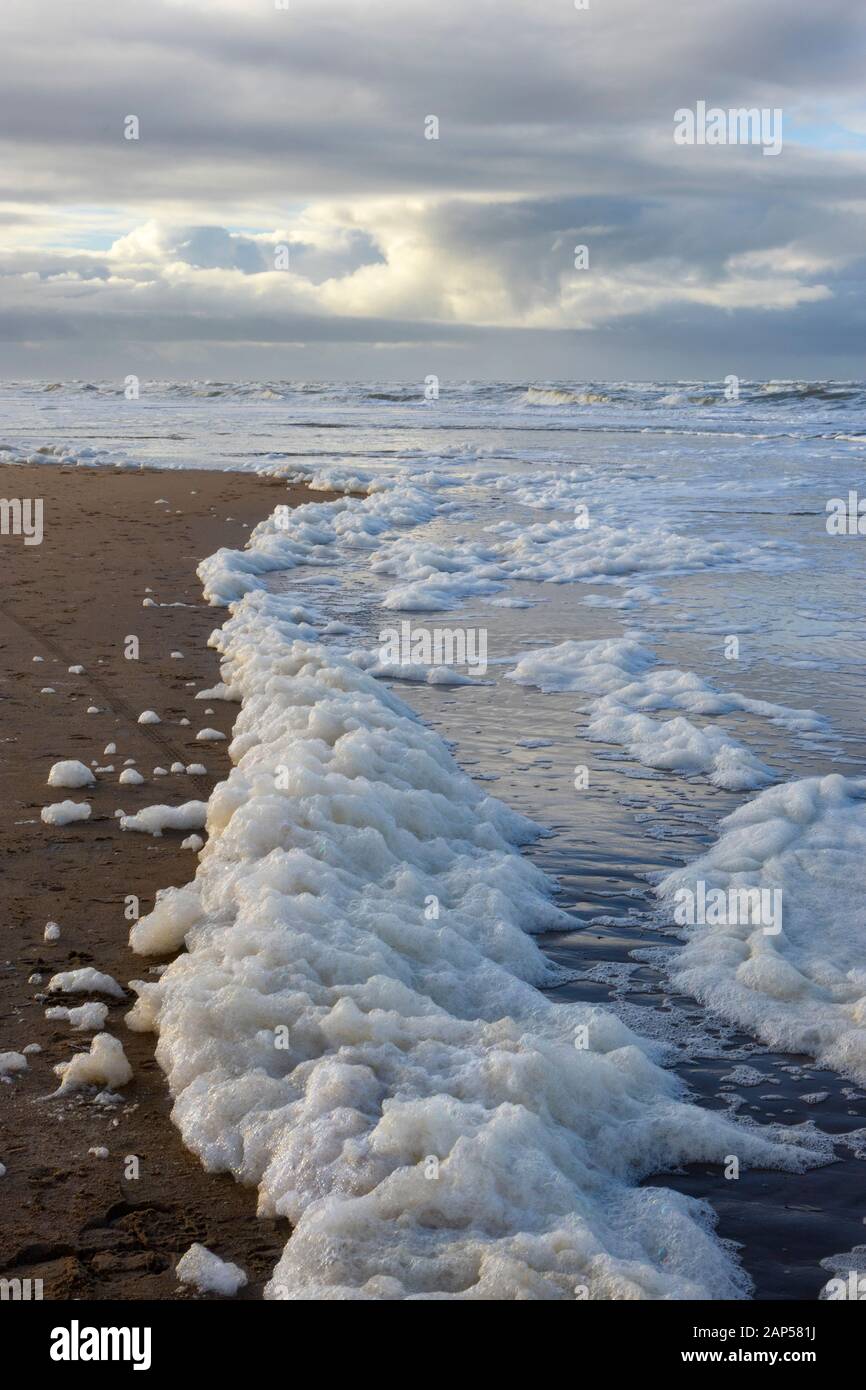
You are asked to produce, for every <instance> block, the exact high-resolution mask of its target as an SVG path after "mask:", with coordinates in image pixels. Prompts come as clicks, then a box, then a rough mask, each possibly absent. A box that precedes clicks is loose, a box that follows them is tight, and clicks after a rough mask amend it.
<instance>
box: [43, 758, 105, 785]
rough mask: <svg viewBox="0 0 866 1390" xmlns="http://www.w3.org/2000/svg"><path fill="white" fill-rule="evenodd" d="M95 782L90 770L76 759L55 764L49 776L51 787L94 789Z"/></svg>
mask: <svg viewBox="0 0 866 1390" xmlns="http://www.w3.org/2000/svg"><path fill="white" fill-rule="evenodd" d="M95 781H96V778H95V777H94V775H93V773H92V772H91V770H90V768H89V767H87V766H86V765H85V764H84V763H80V762H78V761H77V759H75V758H68V759H67V760H66V761H65V762H59V763H54V765H53V766H52V768H51V771H50V772H49V774H48V785H49V787H92V786H93V784H94V782H95Z"/></svg>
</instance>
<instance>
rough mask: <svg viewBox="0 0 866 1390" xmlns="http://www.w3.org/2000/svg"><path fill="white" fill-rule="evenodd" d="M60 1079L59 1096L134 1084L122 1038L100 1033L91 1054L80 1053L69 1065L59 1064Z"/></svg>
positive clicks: (57, 1073) (93, 1042)
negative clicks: (86, 1089) (101, 1087)
mask: <svg viewBox="0 0 866 1390" xmlns="http://www.w3.org/2000/svg"><path fill="white" fill-rule="evenodd" d="M54 1071H55V1074H56V1075H57V1076H59V1077H60V1086H59V1087H58V1089H57V1091H56V1092H55V1094H56V1095H58V1096H63V1095H67V1094H68V1093H69V1092H70V1091H80V1090H82V1089H83V1088H84V1087H85V1086H109V1087H112V1088H116V1087H118V1086H125V1085H126V1084H127V1082H128V1081H131V1080H132V1067H131V1066H130V1065H129V1062H128V1061H127V1058H126V1054H125V1053H124V1051H123V1044H122V1043H121V1041H120V1039H119V1038H114V1037H112V1036H111V1034H110V1033H96V1034H94V1037H93V1039H92V1041H91V1044H90V1051H89V1052H76V1054H75V1056H74V1057H72V1058H70V1060H69V1061H68V1062H58V1063H57V1065H56V1067H55V1068H54Z"/></svg>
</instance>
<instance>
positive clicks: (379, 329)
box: [0, 0, 866, 376]
mask: <svg viewBox="0 0 866 1390" xmlns="http://www.w3.org/2000/svg"><path fill="white" fill-rule="evenodd" d="M7 11H8V13H7V15H6V18H5V28H6V34H7V38H6V53H5V56H6V64H5V73H4V83H3V86H2V89H0V116H2V119H0V130H2V131H3V132H4V134H3V137H2V139H0V145H2V147H3V154H4V165H5V169H6V174H5V187H2V188H0V332H2V337H3V340H4V341H5V342H6V343H7V344H12V343H15V342H20V343H22V344H25V343H26V344H27V345H28V346H27V362H28V366H30V367H33V366H34V364H35V367H36V368H38V365H39V362H40V354H41V356H42V358H44V360H45V362H46V363H48V362H49V361H50V363H51V366H52V371H56V370H57V365H56V364H60V366H61V367H62V365H63V363H64V362H65V361H67V360H69V361H70V362H71V361H72V360H73V357H72V355H71V353H68V354H66V355H64V351H62V350H61V349H62V345H63V344H64V343H70V342H71V343H74V344H75V356H74V361H75V363H76V365H77V366H78V367H81V368H83V369H88V370H89V369H90V368H89V367H88V365H87V364H89V363H90V362H94V363H96V362H97V361H99V362H101V361H103V360H104V357H105V355H104V353H101V350H100V345H102V346H103V347H104V344H105V342H106V341H108V339H109V338H110V339H112V340H117V341H121V340H124V339H125V340H126V341H127V342H129V343H130V344H135V343H140V344H152V345H155V346H158V345H159V344H163V346H164V348H165V351H166V353H167V354H170V353H171V351H172V348H173V345H176V344H177V343H179V342H184V343H199V344H203V345H208V348H207V350H208V352H209V353H210V354H211V355H210V357H209V359H208V360H209V361H213V362H217V361H219V362H220V363H221V366H220V367H219V370H220V371H221V372H225V373H230V372H231V371H232V370H235V369H236V368H235V367H233V365H232V364H237V363H240V362H241V360H242V357H241V355H240V354H239V353H237V352H233V349H232V345H237V344H240V343H244V344H261V345H263V346H265V345H267V344H269V343H286V342H289V341H316V342H324V341H328V342H331V343H334V344H335V345H339V344H343V345H344V348H345V351H344V352H343V353H342V356H340V355H339V354H337V355H335V356H334V358H333V361H334V363H335V364H336V366H337V369H338V370H343V371H351V372H352V373H356V372H357V370H358V369H359V367H360V366H362V365H363V363H364V361H365V359H363V357H362V355H361V352H362V349H361V347H360V346H359V345H361V344H363V343H368V344H388V343H394V344H396V343H397V342H400V343H401V344H403V345H405V344H411V343H416V344H418V345H419V347H421V348H423V347H424V345H426V344H429V343H430V342H432V341H437V340H438V341H443V335H445V337H446V338H447V340H448V342H449V343H451V344H452V345H455V350H458V351H459V352H460V353H461V354H462V356H461V363H462V364H463V365H464V367H468V368H469V369H470V370H471V371H472V372H474V373H476V374H478V375H485V374H489V373H491V372H493V371H494V370H499V369H500V366H499V364H501V363H502V362H503V361H509V360H512V359H518V360H519V357H520V355H521V352H522V351H525V345H526V344H528V343H529V342H530V341H531V342H532V344H533V351H534V353H535V354H536V356H537V353H538V346H537V345H538V344H539V343H540V342H544V341H545V339H544V336H543V335H549V338H548V340H547V341H549V343H550V351H549V353H548V354H547V358H549V360H551V361H555V360H556V354H557V353H558V354H559V355H560V357H561V358H563V365H565V363H566V362H568V363H569V364H570V363H571V362H572V361H573V360H574V353H573V349H569V350H567V351H568V355H567V357H566V356H564V353H565V351H566V350H565V349H564V347H563V342H564V340H563V338H562V337H561V336H560V335H569V334H572V335H574V334H577V335H580V341H581V343H582V344H588V343H595V344H596V345H597V347H598V351H599V354H600V355H601V356H602V357H603V358H604V360H605V361H608V360H609V361H612V362H613V364H614V367H613V370H614V372H616V360H617V358H616V352H617V344H618V343H619V345H620V346H621V349H622V361H623V363H625V362H626V361H629V362H631V361H635V360H636V361H638V362H640V361H641V360H642V359H643V361H644V362H645V364H646V366H645V374H646V375H652V374H653V373H654V372H655V371H656V370H657V369H658V367H659V358H658V353H657V350H656V348H657V344H658V341H659V333H660V329H664V326H665V325H666V324H667V325H673V324H676V325H679V329H678V332H679V347H678V348H677V349H674V348H673V347H671V350H670V356H669V360H670V361H671V362H672V363H673V364H674V365H675V364H676V362H677V361H678V360H679V361H681V363H682V366H681V368H680V370H681V371H686V372H687V371H689V370H690V369H691V366H692V364H693V363H694V362H695V361H696V360H697V359H698V358H699V357H700V356H701V354H702V353H705V352H706V351H708V350H709V349H708V345H709V344H712V343H714V342H716V343H721V342H723V341H726V340H727V332H728V330H727V328H725V327H724V323H727V322H728V321H733V324H734V328H733V329H732V331H739V332H740V333H743V332H744V331H745V330H744V327H743V325H745V324H746V323H747V322H748V324H749V325H750V328H749V332H750V334H751V336H752V339H753V340H755V341H758V340H759V341H761V343H762V344H763V347H762V352H763V353H764V354H765V356H766V373H765V374H766V375H768V376H771V375H784V374H785V372H786V370H788V369H787V368H786V365H785V363H786V361H788V360H789V359H790V357H791V354H792V353H793V352H795V351H799V348H795V346H794V343H795V339H796V337H797V333H798V332H799V330H800V329H801V328H802V327H803V326H805V324H806V323H807V322H812V318H811V316H812V315H813V313H814V312H815V311H816V309H817V306H819V305H823V306H824V308H823V309H822V311H821V316H820V324H821V332H822V335H823V338H822V341H821V343H819V344H813V345H812V352H813V356H814V359H815V361H816V362H818V363H820V361H821V360H822V358H823V360H824V361H825V362H826V364H827V371H828V372H829V371H830V370H831V368H832V369H834V370H835V369H837V368H838V364H839V361H840V357H841V359H843V360H844V359H845V356H846V354H848V353H849V352H850V351H851V347H850V345H851V343H852V341H853V329H854V326H855V325H858V324H859V323H860V321H861V319H862V316H863V315H862V295H863V281H864V275H863V267H864V259H863V251H862V247H863V245H864V232H866V225H864V203H863V199H862V198H861V197H860V195H859V188H860V187H861V186H862V181H863V176H864V173H866V151H863V150H859V149H847V148H846V149H828V148H825V147H824V144H823V142H822V139H821V136H820V132H821V131H822V130H827V129H830V128H832V127H834V126H838V127H840V128H842V127H844V128H845V129H848V130H856V129H858V128H859V127H858V120H860V121H862V120H863V118H862V117H861V116H860V115H859V114H858V113H860V112H861V111H862V98H861V95H860V93H861V81H862V78H861V74H862V62H863V56H864V33H866V26H864V15H863V9H862V5H861V4H860V3H859V0H824V2H823V3H822V5H821V6H820V7H816V6H814V4H812V3H811V0H764V3H763V4H762V5H761V6H760V7H756V6H754V4H753V3H752V0H729V3H728V4H726V5H725V6H724V7H723V8H722V9H720V10H718V12H716V11H715V10H711V9H710V7H708V6H705V5H703V6H702V5H693V6H686V7H684V6H682V5H680V4H678V3H674V0H664V3H661V2H660V3H655V4H649V5H648V4H646V0H604V3H602V0H598V3H595V0H593V3H592V4H591V8H590V9H589V10H588V11H578V10H575V9H574V8H573V6H569V4H568V3H567V2H566V0H561V3H559V4H539V3H538V0H476V3H474V4H473V5H472V6H467V5H466V4H465V0H438V2H437V4H436V5H432V6H431V5H429V3H426V0H424V3H422V0H364V2H363V3H362V2H361V0H329V3H328V4H327V5H323V4H321V3H320V2H317V0H290V7H289V9H288V10H286V11H280V10H277V9H276V8H275V7H273V6H272V5H270V4H269V3H268V0H261V3H260V4H250V3H248V0H237V3H235V2H234V0H220V3H211V2H210V0H209V2H208V3H207V4H205V3H199V2H198V0H154V3H151V4H149V5H147V6H138V5H134V4H128V3H118V0H110V3H109V0H88V4H87V6H75V7H73V6H69V5H68V4H66V3H61V2H60V0H45V3H43V4H41V5H40V6H39V7H38V9H34V7H33V6H32V4H31V3H29V0H27V2H26V3H25V0H7ZM70 55H74V61H72V60H71V59H70ZM699 98H701V99H704V100H706V101H707V102H708V103H710V104H717V105H722V106H729V105H731V106H742V105H757V106H759V107H764V106H769V107H776V106H779V107H782V109H783V110H784V112H785V121H786V124H787V126H788V128H789V129H791V130H794V131H797V132H798V138H797V140H786V144H785V148H784V150H783V152H782V154H781V155H780V156H779V158H777V159H774V160H767V159H763V158H762V157H761V152H760V150H759V149H755V148H748V147H727V148H712V149H711V148H690V147H678V146H675V145H674V143H673V139H672V125H673V113H674V111H675V110H676V109H677V108H678V107H680V106H683V105H693V104H694V102H695V101H696V100H697V99H699ZM431 114H432V115H436V116H437V118H438V120H439V139H438V140H427V139H425V135H424V124H425V118H426V117H427V116H428V115H431ZM129 115H135V116H136V117H137V118H138V120H139V122H140V139H138V140H126V139H124V134H123V129H124V121H125V118H126V117H127V116H129ZM803 131H807V132H811V133H812V134H811V135H810V136H809V137H808V138H807V137H806V136H804V135H803V134H802V132H803ZM581 244H584V245H586V246H588V248H589V266H588V268H587V269H584V270H578V269H576V267H575V262H574V256H575V247H576V246H578V245H581ZM286 261H287V265H286V264H285V263H286ZM762 316H763V318H762ZM758 320H760V321H761V322H762V323H763V325H764V326H763V327H762V329H761V332H760V333H759V334H757V335H756V334H755V331H754V330H755V323H756V321H758ZM723 321H724V322H723ZM737 323H739V325H740V327H739V329H737V328H736V324H737ZM496 335H499V336H498V337H496ZM539 335H541V336H539ZM663 336H665V337H669V336H670V335H668V334H667V333H664V334H663ZM494 342H495V343H500V344H501V345H502V346H501V347H496V348H495V349H494V347H493V344H494ZM521 342H522V343H523V344H524V349H521V346H520V345H521ZM215 344H220V345H222V346H221V349H220V353H221V355H218V354H217V352H216V348H215V347H214V346H213V345H215ZM713 351H715V350H713ZM589 355H590V356H591V354H589ZM544 356H545V354H544V353H542V357H544ZM547 358H546V359H545V360H547ZM8 360H9V359H8V357H7V358H4V361H7V362H8ZM243 360H247V359H243ZM539 360H540V359H539ZM713 361H714V362H715V358H713ZM851 364H852V367H853V364H854V357H853V356H852V359H851ZM720 366H721V364H720ZM237 369H239V368H237Z"/></svg>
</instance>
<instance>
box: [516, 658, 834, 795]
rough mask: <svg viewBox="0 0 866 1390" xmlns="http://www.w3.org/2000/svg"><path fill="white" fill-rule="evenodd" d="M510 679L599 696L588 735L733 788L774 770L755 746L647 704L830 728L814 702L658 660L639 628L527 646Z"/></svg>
mask: <svg viewBox="0 0 866 1390" xmlns="http://www.w3.org/2000/svg"><path fill="white" fill-rule="evenodd" d="M507 679H509V680H513V681H516V682H517V684H518V685H534V686H537V687H538V688H539V689H541V690H544V691H548V692H551V691H575V692H579V693H581V694H584V695H589V696H592V697H594V698H593V700H592V702H591V704H590V706H589V712H590V720H589V725H588V728H587V730H586V734H587V737H588V738H590V739H593V740H595V741H597V742H602V743H615V744H620V745H622V746H623V747H625V748H626V749H627V750H628V753H629V756H630V757H632V758H634V759H635V760H636V761H637V762H640V763H643V764H644V766H646V767H652V768H656V769H661V770H668V771H672V772H680V773H703V774H705V775H706V776H707V777H708V778H709V780H710V781H711V782H713V783H714V784H715V785H716V786H718V787H724V788H725V789H726V790H728V791H753V790H757V789H758V788H759V787H764V786H766V785H767V784H768V783H770V782H772V781H773V780H774V779H775V777H776V774H775V773H774V772H773V770H772V768H770V767H768V766H767V765H766V764H765V763H763V762H762V761H761V760H760V759H759V758H758V757H756V755H755V754H754V753H752V752H751V750H750V749H748V748H746V747H745V746H744V745H743V744H741V743H740V742H738V740H736V739H734V738H733V737H732V736H731V735H730V734H728V733H727V732H726V731H725V730H724V729H721V728H719V727H717V726H716V725H704V726H703V727H702V728H699V727H698V726H697V725H696V724H693V723H692V722H691V721H690V720H688V719H686V718H684V717H683V716H680V717H678V718H674V719H668V720H664V721H656V720H653V719H650V718H649V717H648V715H647V713H646V711H647V710H663V709H673V710H685V711H687V712H688V713H691V714H699V715H708V714H711V715H724V714H731V713H734V712H739V711H742V712H746V713H750V714H754V715H756V716H759V717H763V718H765V719H767V720H768V721H769V722H770V723H772V724H777V725H781V726H783V727H784V728H786V729H788V730H789V731H790V732H792V733H795V734H805V733H808V734H812V735H815V734H824V733H825V732H826V728H827V725H826V722H825V721H824V720H823V719H822V718H821V717H820V716H819V715H817V714H815V712H814V711H813V710H796V709H789V708H788V707H787V706H786V705H777V704H771V703H770V702H769V701H766V700H753V699H750V698H749V697H747V696H745V695H741V694H739V693H737V692H736V691H725V692H720V691H718V690H716V689H715V688H714V687H713V686H712V685H710V683H709V682H708V681H706V680H704V679H703V678H702V677H701V676H698V675H696V673H695V672H694V671H681V670H679V669H677V668H676V667H659V666H658V665H657V663H656V658H655V656H654V654H653V652H652V651H650V650H649V649H648V648H647V646H646V645H645V644H644V643H643V642H642V641H641V640H639V638H638V637H637V636H635V635H634V634H629V635H627V636H625V637H610V638H602V639H600V640H599V639H596V640H592V641H584V642H574V641H567V642H560V643H558V644H557V645H555V646H551V647H545V648H542V649H540V650H536V651H530V652H525V653H524V654H523V655H522V656H521V657H520V658H519V660H518V662H517V665H516V666H515V667H514V669H513V670H511V671H509V672H507Z"/></svg>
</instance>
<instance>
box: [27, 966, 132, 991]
mask: <svg viewBox="0 0 866 1390" xmlns="http://www.w3.org/2000/svg"><path fill="white" fill-rule="evenodd" d="M46 989H47V991H48V993H49V994H108V995H111V997H112V998H113V999H125V998H126V995H125V994H124V992H123V989H122V988H121V986H120V985H119V984H118V983H117V981H116V980H115V979H114V978H113V977H112V976H111V975H105V974H103V972H102V971H101V970H94V968H93V966H92V965H85V966H83V967H82V968H81V969H80V970H61V971H59V972H58V974H56V975H52V976H51V979H50V980H49V981H48V984H47V985H46Z"/></svg>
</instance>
